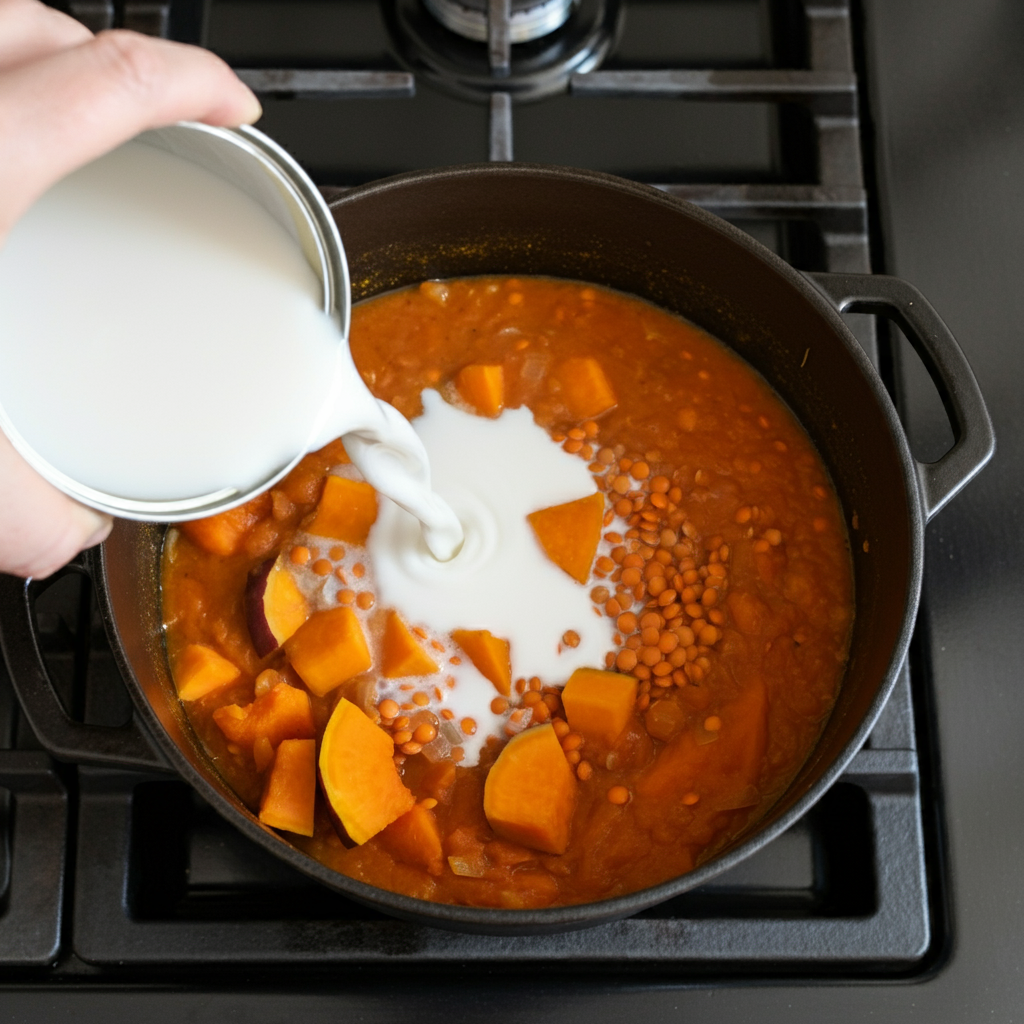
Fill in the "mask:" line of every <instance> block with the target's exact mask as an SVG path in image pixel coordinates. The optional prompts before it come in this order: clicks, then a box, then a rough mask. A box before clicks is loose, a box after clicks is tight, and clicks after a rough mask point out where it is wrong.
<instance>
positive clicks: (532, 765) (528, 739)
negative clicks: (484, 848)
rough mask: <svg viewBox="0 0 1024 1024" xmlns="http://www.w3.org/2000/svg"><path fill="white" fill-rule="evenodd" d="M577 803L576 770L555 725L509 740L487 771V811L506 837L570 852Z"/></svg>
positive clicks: (548, 849) (550, 850)
mask: <svg viewBox="0 0 1024 1024" xmlns="http://www.w3.org/2000/svg"><path fill="white" fill-rule="evenodd" d="M575 809H576V776H575V775H573V771H572V768H570V767H569V762H568V761H566V759H565V754H564V752H563V751H562V747H561V744H560V743H559V742H558V737H557V736H556V735H555V730H554V729H553V728H552V727H551V726H550V725H538V726H535V727H534V728H532V729H527V730H526V731H525V732H521V733H520V734H519V735H518V736H516V737H515V738H514V739H511V740H509V742H508V744H507V745H506V746H505V749H504V750H502V752H501V753H500V754H499V755H498V759H497V760H496V761H495V762H494V764H493V765H492V766H491V770H490V771H489V772H488V773H487V781H486V782H485V783H484V814H485V815H486V816H487V821H488V823H489V824H490V826H491V828H493V829H494V831H495V832H497V833H498V835H499V836H501V837H502V838H503V839H508V840H509V841H510V842H513V843H519V844H520V845H522V846H529V847H530V848H531V849H533V850H542V851H543V852H544V853H559V854H560V853H565V848H566V847H567V846H568V845H569V829H570V828H571V826H572V816H573V812H574V811H575Z"/></svg>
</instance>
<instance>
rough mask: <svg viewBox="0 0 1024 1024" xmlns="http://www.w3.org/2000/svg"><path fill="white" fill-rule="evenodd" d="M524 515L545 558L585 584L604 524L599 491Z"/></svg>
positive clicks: (602, 502)
mask: <svg viewBox="0 0 1024 1024" xmlns="http://www.w3.org/2000/svg"><path fill="white" fill-rule="evenodd" d="M526 518H527V519H528V520H529V522H530V525H531V526H532V527H533V532H534V533H535V534H536V535H537V540H539V541H540V546H541V547H542V548H543V549H544V553H545V554H546V555H547V556H548V558H550V559H551V561H552V562H554V563H555V565H557V566H559V567H561V568H562V569H564V570H565V571H566V572H567V573H568V574H569V575H570V576H571V577H572V578H573V579H574V580H576V582H577V583H586V582H587V580H588V579H590V567H591V565H592V564H593V562H594V555H595V554H596V553H597V545H598V542H599V541H600V540H601V530H602V528H603V527H604V495H603V494H601V493H600V491H598V492H597V493H596V494H591V495H590V496H589V497H586V498H579V499H578V500H576V501H569V502H566V503H565V504H564V505H552V506H551V508H542V509H540V510H539V511H537V512H531V513H530V514H529V515H528V516H527V517H526Z"/></svg>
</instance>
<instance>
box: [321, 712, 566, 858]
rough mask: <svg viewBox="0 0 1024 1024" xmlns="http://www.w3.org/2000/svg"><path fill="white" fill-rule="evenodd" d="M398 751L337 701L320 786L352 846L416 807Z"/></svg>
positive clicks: (379, 731)
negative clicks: (401, 773)
mask: <svg viewBox="0 0 1024 1024" xmlns="http://www.w3.org/2000/svg"><path fill="white" fill-rule="evenodd" d="M559 749H561V748H559ZM394 753H395V744H394V743H393V742H392V739H391V737H390V736H389V735H388V734H387V733H386V732H384V730H383V729H381V728H379V727H378V726H376V725H374V724H373V722H371V721H370V719H369V718H367V717H366V715H364V714H363V712H362V711H360V710H359V708H357V707H356V706H355V704H352V703H351V702H349V701H347V700H345V698H344V697H343V698H342V699H341V700H340V701H338V704H337V706H336V707H335V709H334V712H333V714H332V715H331V719H330V721H329V722H328V723H327V728H326V729H325V730H324V737H323V740H322V742H321V744H320V784H321V785H322V786H323V790H324V795H325V796H326V797H327V800H328V802H329V803H330V805H331V809H332V810H333V811H334V813H335V814H336V815H337V817H338V819H339V820H340V821H341V824H342V826H343V827H344V829H345V831H346V832H347V833H348V835H349V838H350V839H351V840H352V842H354V843H358V844H360V845H362V844H363V843H365V842H366V840H367V839H371V838H372V837H373V836H375V835H376V834H377V833H378V832H380V830H381V829H383V828H386V827H387V826H388V825H390V824H391V822H393V821H394V820H395V819H396V818H400V817H401V816H402V815H403V814H405V812H406V811H408V810H410V809H411V808H412V807H413V805H414V804H415V803H416V798H415V797H414V796H413V795H412V793H411V792H409V790H408V789H407V788H406V787H405V785H404V784H403V782H402V779H401V777H400V776H399V774H398V769H397V768H396V767H395V762H394V761H393V760H392V758H393V757H394Z"/></svg>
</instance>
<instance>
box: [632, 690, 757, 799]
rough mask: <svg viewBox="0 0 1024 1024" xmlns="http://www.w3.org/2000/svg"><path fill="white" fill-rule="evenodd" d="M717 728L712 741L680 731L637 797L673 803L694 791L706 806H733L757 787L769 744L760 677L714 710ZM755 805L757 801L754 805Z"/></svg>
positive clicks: (641, 784) (641, 783)
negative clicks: (738, 795) (743, 795)
mask: <svg viewBox="0 0 1024 1024" xmlns="http://www.w3.org/2000/svg"><path fill="white" fill-rule="evenodd" d="M717 717H718V718H719V719H720V720H721V728H720V730H719V731H718V732H717V734H716V735H717V739H716V740H715V741H714V742H712V743H702V742H701V736H700V735H699V730H698V729H687V730H685V731H684V732H682V733H680V734H679V735H678V736H677V737H676V738H675V739H674V740H672V742H671V743H669V744H668V745H667V746H665V747H664V748H663V749H662V751H661V753H659V754H658V757H657V760H656V761H655V762H654V764H653V765H652V766H651V768H650V769H649V770H648V772H647V774H646V775H645V776H644V777H643V778H641V779H640V780H639V782H638V783H637V793H638V794H641V795H643V796H645V797H652V798H654V799H657V800H671V799H673V797H674V796H675V795H678V794H680V793H685V792H687V791H688V790H692V791H694V792H696V793H698V794H700V798H701V800H702V801H704V803H705V804H712V805H717V806H725V805H726V804H729V805H731V806H733V807H736V806H742V805H741V804H737V803H736V797H737V794H741V793H743V792H745V791H746V790H748V789H749V788H750V787H752V786H756V785H757V782H758V779H759V776H760V773H761V769H762V768H763V767H764V755H765V750H766V749H767V746H768V691H767V689H766V688H765V685H764V682H763V681H762V680H761V679H759V678H754V679H751V680H749V681H748V682H747V684H746V685H745V686H744V688H743V690H742V691H741V692H740V693H739V695H738V696H736V697H735V698H734V699H733V700H731V701H730V702H729V703H728V704H725V705H723V706H722V708H721V709H720V710H719V711H718V712H717ZM755 802H756V801H755Z"/></svg>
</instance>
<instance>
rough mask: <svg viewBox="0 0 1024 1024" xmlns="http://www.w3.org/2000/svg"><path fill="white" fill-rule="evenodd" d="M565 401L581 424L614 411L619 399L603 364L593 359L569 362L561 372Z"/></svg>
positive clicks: (560, 368) (562, 367)
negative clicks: (605, 373)
mask: <svg viewBox="0 0 1024 1024" xmlns="http://www.w3.org/2000/svg"><path fill="white" fill-rule="evenodd" d="M558 380H559V382H560V383H561V385H562V400H563V401H564V402H565V404H566V407H567V408H568V410H569V412H570V414H571V415H572V416H573V417H574V418H575V419H578V420H589V419H593V418H594V417H595V416H600V415H601V413H603V412H607V411H608V410H609V409H611V408H613V407H614V406H615V405H616V404H617V402H618V399H617V398H616V397H615V392H614V391H613V390H612V386H611V384H609V383H608V378H607V377H606V376H605V375H604V370H602V369H601V364H600V363H599V362H598V361H597V360H596V359H591V358H590V357H589V356H588V357H585V358H579V359H566V361H565V362H564V363H562V365H561V366H560V367H559V368H558Z"/></svg>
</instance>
